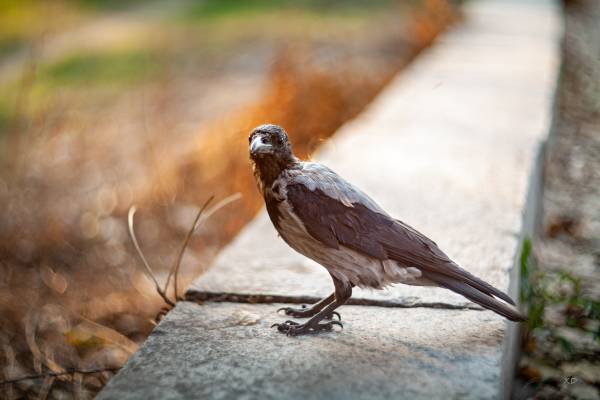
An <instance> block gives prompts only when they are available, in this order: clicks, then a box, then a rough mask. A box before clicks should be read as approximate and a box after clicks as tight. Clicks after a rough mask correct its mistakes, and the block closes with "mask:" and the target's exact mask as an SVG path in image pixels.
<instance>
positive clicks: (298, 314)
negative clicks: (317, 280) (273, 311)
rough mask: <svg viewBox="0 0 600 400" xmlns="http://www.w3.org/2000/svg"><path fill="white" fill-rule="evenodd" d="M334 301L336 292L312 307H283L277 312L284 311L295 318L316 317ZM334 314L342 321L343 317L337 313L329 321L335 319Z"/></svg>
mask: <svg viewBox="0 0 600 400" xmlns="http://www.w3.org/2000/svg"><path fill="white" fill-rule="evenodd" d="M334 299H335V292H333V293H331V294H330V295H329V296H327V297H325V298H324V299H323V300H321V301H319V302H318V303H315V304H313V305H312V307H306V306H305V305H302V308H293V307H282V308H280V309H279V310H277V312H279V311H283V312H284V313H285V315H289V316H291V317H295V318H309V317H312V316H313V315H316V314H317V313H318V312H319V311H321V310H322V309H323V308H325V306H327V305H329V304H331V303H332V302H333V301H334ZM334 314H335V315H337V316H338V318H339V319H340V320H341V319H342V317H340V314H338V313H337V312H335V311H334V312H333V313H331V314H330V315H329V316H328V319H331V318H333V315H334Z"/></svg>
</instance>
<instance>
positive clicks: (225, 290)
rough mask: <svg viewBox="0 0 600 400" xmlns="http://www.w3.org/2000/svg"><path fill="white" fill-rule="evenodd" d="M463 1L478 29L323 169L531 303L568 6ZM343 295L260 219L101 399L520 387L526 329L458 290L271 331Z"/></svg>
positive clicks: (440, 49)
mask: <svg viewBox="0 0 600 400" xmlns="http://www.w3.org/2000/svg"><path fill="white" fill-rule="evenodd" d="M465 7H466V9H465V20H464V23H463V24H462V25H460V26H459V27H457V28H455V29H454V30H453V31H452V32H449V33H448V34H447V35H445V36H444V37H443V38H441V39H440V40H439V41H438V43H437V44H436V45H434V47H433V48H431V49H429V50H428V51H426V52H425V53H424V54H422V55H421V56H420V57H419V59H418V60H417V61H416V62H414V63H413V64H412V65H411V66H410V67H409V68H408V69H407V70H405V71H404V72H403V73H402V74H401V75H399V76H398V77H397V78H396V79H395V80H394V81H393V82H392V83H391V84H390V85H389V87H388V88H387V89H386V90H385V91H384V93H382V94H381V95H380V96H379V97H378V98H377V99H376V100H375V101H374V102H373V104H372V105H371V106H370V107H369V109H368V110H367V111H366V112H364V113H363V114H361V115H360V116H359V117H358V118H357V119H356V120H354V121H353V122H351V123H349V124H347V125H346V126H344V127H343V128H342V129H341V130H340V131H339V132H338V133H337V134H336V135H335V137H334V138H333V139H332V140H331V141H330V142H329V143H328V144H327V145H325V146H324V148H323V149H322V151H321V152H320V153H319V154H318V156H317V157H315V158H316V159H318V160H320V161H323V162H325V163H326V164H328V165H329V166H330V167H332V168H333V169H335V170H337V171H338V172H339V173H341V174H342V175H343V176H345V177H346V178H348V179H349V180H350V181H352V182H353V183H355V184H357V185H358V186H360V187H362V188H363V189H364V190H365V191H366V192H367V193H369V194H370V195H371V196H372V197H373V198H374V199H376V200H377V201H378V202H379V203H380V204H381V205H382V206H383V208H384V209H386V210H387V211H388V212H389V213H390V214H392V215H394V216H395V217H397V218H399V219H401V220H403V221H405V222H407V223H409V224H411V225H412V226H414V227H416V228H417V229H419V230H421V231H422V232H423V233H425V234H427V235H428V236H430V237H432V238H433V239H434V240H436V242H437V243H438V245H439V246H440V247H441V248H442V249H444V250H445V251H446V252H447V253H448V254H449V255H450V256H451V257H453V258H454V259H455V260H456V261H457V262H458V263H459V264H461V265H462V266H463V267H465V268H466V269H468V270H470V271H471V272H473V273H474V274H476V275H478V276H480V277H481V278H483V279H485V280H487V281H489V282H490V283H492V284H493V285H495V286H497V287H499V288H501V289H503V290H506V291H509V293H510V294H511V296H512V297H513V298H515V299H516V298H517V297H518V296H517V292H516V287H517V282H516V281H515V279H514V278H513V279H512V282H511V271H513V272H514V268H513V267H514V265H515V259H516V256H517V254H518V252H519V248H520V243H521V237H522V235H523V233H524V231H525V228H526V227H525V224H524V217H523V213H524V211H525V210H526V208H527V206H531V204H533V203H534V202H535V196H529V197H528V196H527V194H528V188H530V187H531V184H532V178H531V177H535V173H534V172H535V158H536V157H535V156H536V152H537V149H538V145H539V143H540V142H541V141H542V140H544V139H545V137H546V135H547V134H548V130H549V126H550V122H551V116H552V103H553V94H554V87H555V83H556V79H557V72H558V68H559V59H558V57H559V52H558V48H559V43H560V35H561V29H562V24H561V19H560V10H559V8H558V6H557V5H556V4H555V2H553V1H549V0H548V1H545V0H539V1H505V0H487V1H485V0H482V1H476V2H475V1H473V2H469V3H467V5H466V6H465ZM532 193H534V192H532ZM528 199H529V200H528ZM513 275H514V274H513ZM331 291H332V283H331V279H330V278H329V276H328V274H327V273H326V271H325V270H324V269H323V268H322V267H320V266H318V265H316V264H315V263H313V262H312V261H310V260H307V259H305V258H303V257H302V256H300V255H298V254H295V253H293V251H292V250H291V249H289V248H288V247H287V246H286V245H285V244H284V243H283V241H282V240H281V239H279V238H278V237H277V236H276V233H275V230H274V229H273V228H272V226H271V224H270V222H269V221H268V218H267V216H266V214H265V213H264V212H263V213H262V214H260V215H259V216H258V217H257V218H256V220H255V221H254V222H253V223H251V224H250V225H249V226H248V227H247V228H246V229H245V230H244V231H243V232H242V233H241V234H240V235H239V237H238V238H237V239H236V240H235V241H234V242H233V243H231V244H230V245H229V246H228V247H227V248H226V249H225V250H224V251H223V252H222V254H221V255H220V257H219V259H218V260H217V262H216V264H215V265H214V266H213V268H212V269H211V270H210V271H209V272H208V273H207V274H206V275H205V276H203V277H201V278H200V279H199V280H198V281H197V282H196V283H195V284H194V285H193V286H192V288H190V290H189V291H188V293H187V298H188V300H190V301H188V302H181V303H179V304H178V305H177V307H176V309H175V310H174V311H172V312H171V313H170V314H169V315H168V316H167V317H166V318H165V320H164V321H163V322H161V324H160V325H159V326H158V327H157V328H156V329H155V331H154V332H153V334H152V335H151V337H150V338H149V340H148V341H147V343H146V344H145V345H144V346H143V347H142V349H141V350H140V351H139V352H138V353H137V354H135V355H134V356H133V357H132V358H131V360H130V361H129V362H128V364H127V365H126V367H125V368H124V369H123V370H122V371H121V372H120V373H119V374H118V375H117V376H116V377H115V378H114V379H113V380H112V381H111V382H110V383H109V384H108V386H107V387H106V388H105V389H104V391H103V392H101V394H100V395H99V397H98V398H100V399H108V398H144V399H154V398H156V399H158V398H257V399H259V398H260V399H263V398H264V399H268V398H273V399H279V398H286V399H287V398H291V399H319V398H334V399H337V398H339V399H350V398H360V399H365V398H370V399H371V398H372V399H388V398H402V399H404V398H405V399H415V398H425V399H431V398H440V399H442V398H443V399H447V398H472V399H480V398H486V399H487V398H499V397H505V396H506V395H507V393H509V390H510V387H509V383H510V382H511V380H512V374H513V369H512V367H513V365H512V356H513V355H514V352H513V348H512V345H511V343H512V344H514V339H515V331H516V330H515V329H514V324H510V325H509V323H507V322H505V321H504V320H503V319H502V318H500V317H498V316H497V315H495V314H493V313H491V312H488V311H482V310H481V309H480V308H479V307H477V306H475V305H474V304H471V303H469V302H468V301H466V300H465V299H463V298H461V297H460V296H457V295H454V294H453V293H451V292H449V291H446V290H442V289H435V288H418V287H408V286H398V287H395V288H392V289H390V290H387V291H383V292H375V291H359V290H356V291H355V295H354V297H353V300H354V304H357V305H349V306H344V307H342V308H341V309H340V313H341V314H342V317H343V322H344V330H343V331H341V332H332V333H327V334H323V335H319V336H314V337H298V338H289V337H285V336H283V335H281V334H279V333H277V332H276V330H274V329H270V328H269V326H270V325H271V324H272V323H275V322H280V321H283V320H284V319H286V318H285V317H283V316H281V315H277V314H276V312H275V310H276V309H277V308H278V307H279V306H282V304H275V303H278V302H280V303H302V302H307V301H314V300H316V299H318V298H320V297H324V296H326V295H328V294H329V293H330V292H331ZM199 300H204V301H207V302H205V303H203V304H202V305H198V304H195V303H194V301H199ZM243 303H247V304H243ZM256 303H266V304H256Z"/></svg>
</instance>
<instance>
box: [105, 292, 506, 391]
mask: <svg viewBox="0 0 600 400" xmlns="http://www.w3.org/2000/svg"><path fill="white" fill-rule="evenodd" d="M284 305H285V304H269V305H267V304H254V305H247V304H246V305H240V304H235V303H218V304H207V305H197V304H195V303H191V302H181V303H179V304H178V305H177V308H176V309H175V312H171V313H169V315H168V316H167V317H166V318H165V320H164V321H163V322H161V324H160V325H159V326H158V327H157V328H156V329H155V330H154V333H153V334H152V336H151V337H150V339H149V340H148V341H147V342H146V344H145V345H144V347H143V348H142V349H141V350H140V351H139V352H138V353H137V354H135V355H134V356H133V357H132V358H131V360H130V361H129V362H128V364H127V368H125V370H123V371H122V372H121V373H120V374H119V375H118V377H117V378H115V379H114V380H113V381H111V382H110V383H109V386H108V387H107V388H106V389H105V390H104V391H103V392H102V393H101V395H100V396H99V397H98V398H99V399H107V398H115V399H135V398H142V397H143V398H144V399H146V400H150V399H182V398H199V399H205V398H210V399H238V398H249V399H298V400H300V399H302V400H308V399H323V398H331V399H352V398H360V399H437V398H439V399H442V398H443V399H451V398H461V399H479V398H494V397H495V395H496V391H497V388H496V386H497V385H498V382H499V380H500V369H499V365H500V362H501V358H502V351H501V350H500V347H499V346H498V343H499V342H500V341H501V340H502V336H503V332H504V323H503V322H502V321H501V320H500V319H498V318H495V317H493V315H491V314H489V313H484V312H481V311H447V310H435V309H398V308H380V307H364V306H347V307H344V309H343V316H344V319H345V320H346V321H348V322H347V323H346V325H345V328H344V330H343V331H341V332H332V333H326V334H323V335H319V336H317V337H297V338H290V337H287V336H284V335H281V334H279V333H277V332H275V331H274V330H272V329H269V326H270V325H271V324H272V323H274V322H282V321H283V320H284V317H282V316H280V315H278V314H276V313H275V310H276V309H277V307H280V306H284ZM414 326H418V327H419V330H415V329H410V328H409V327H414ZM465 327H467V328H466V329H465ZM149 366H152V368H149ZM432 382H435V384H432ZM142 393H143V396H142V395H141V394H142Z"/></svg>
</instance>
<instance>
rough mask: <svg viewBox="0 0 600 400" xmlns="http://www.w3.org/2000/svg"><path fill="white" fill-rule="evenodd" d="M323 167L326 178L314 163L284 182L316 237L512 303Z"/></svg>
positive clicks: (337, 246)
mask: <svg viewBox="0 0 600 400" xmlns="http://www.w3.org/2000/svg"><path fill="white" fill-rule="evenodd" d="M319 167H322V166H319ZM322 168H323V170H324V171H325V172H326V173H325V177H324V179H320V178H321V175H322V174H320V171H319V169H318V168H317V167H315V168H314V170H312V171H304V172H305V173H303V174H301V175H299V176H298V177H295V178H294V179H292V180H291V182H289V183H288V184H287V187H286V191H287V199H288V201H289V202H290V204H291V206H292V208H293V210H294V213H295V214H296V215H297V216H298V218H299V219H300V220H301V221H302V223H303V224H304V226H305V228H306V230H307V231H308V233H309V234H310V235H311V236H313V237H314V238H315V239H317V240H319V241H321V242H322V243H324V244H325V245H327V246H328V247H331V248H335V249H337V248H339V247H340V246H345V247H348V248H350V249H352V250H354V251H358V252H360V253H363V254H366V255H369V256H371V257H375V258H377V259H380V260H386V259H392V260H395V261H397V262H399V263H400V264H401V265H405V266H412V267H416V268H419V269H420V270H421V271H422V272H423V273H424V276H426V277H427V278H430V279H431V280H433V281H435V282H437V283H438V284H440V285H443V286H446V287H448V288H449V289H451V290H454V291H458V292H459V293H461V291H460V290H457V289H460V287H459V285H458V284H459V283H464V284H467V285H469V286H471V287H473V288H475V289H477V290H479V291H481V292H483V293H485V294H486V295H489V296H496V297H498V298H501V299H502V300H504V301H506V302H508V303H511V304H514V303H513V301H512V299H511V298H510V297H509V296H507V295H506V294H504V293H503V292H501V291H500V290H498V289H496V288H494V287H493V286H491V285H490V284H488V283H486V282H484V281H482V280H481V279H479V278H477V277H475V276H474V275H472V274H470V273H469V272H467V271H465V270H464V269H462V268H460V267H459V266H458V265H456V264H455V263H454V262H453V261H452V260H450V258H449V257H448V256H447V255H446V254H445V253H444V252H443V251H442V250H440V248H439V247H438V246H437V245H436V244H435V242H433V241H432V240H431V239H429V238H427V237H426V236H425V235H423V234H422V233H420V232H418V231H417V230H416V229H414V228H412V227H410V226H409V225H407V224H405V223H403V222H401V221H398V220H395V219H393V218H392V217H390V216H389V215H387V214H386V213H385V212H384V211H383V210H382V209H381V208H380V207H379V206H378V205H377V204H375V202H374V201H373V200H371V199H370V198H369V197H368V196H367V195H366V194H364V193H362V192H361V191H360V190H359V189H358V188H356V187H354V186H352V185H350V184H349V183H348V182H346V181H345V180H343V179H342V178H341V177H340V176H339V175H337V174H335V173H334V172H333V171H331V170H329V169H326V168H325V167H322ZM342 199H343V200H342ZM348 199H352V200H351V203H349V202H348ZM364 199H366V200H364ZM450 285H452V286H453V288H450V287H449V286H450ZM461 294H462V293H461Z"/></svg>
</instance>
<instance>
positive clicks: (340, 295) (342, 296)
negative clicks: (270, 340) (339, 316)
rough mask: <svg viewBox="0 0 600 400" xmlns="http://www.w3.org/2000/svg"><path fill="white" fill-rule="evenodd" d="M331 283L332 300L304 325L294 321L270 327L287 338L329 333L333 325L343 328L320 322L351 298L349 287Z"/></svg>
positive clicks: (331, 323)
mask: <svg viewBox="0 0 600 400" xmlns="http://www.w3.org/2000/svg"><path fill="white" fill-rule="evenodd" d="M333 282H334V285H335V293H334V300H333V301H332V302H331V303H330V304H328V305H327V306H326V307H325V308H323V309H322V310H321V311H319V312H318V313H317V314H316V315H315V316H313V317H312V318H311V319H309V320H308V321H306V323H304V324H299V323H298V322H295V321H285V322H284V323H281V324H274V325H272V326H276V327H277V330H278V331H279V332H281V333H285V334H287V335H289V336H295V335H305V334H309V333H317V332H321V331H330V330H332V329H333V327H334V325H338V326H340V327H342V328H343V327H344V326H343V325H342V323H341V322H339V321H329V322H321V321H322V320H323V319H326V318H327V316H329V315H332V313H333V312H334V310H335V309H336V308H337V307H339V306H341V305H342V304H344V303H346V301H348V299H349V298H350V296H352V286H351V285H349V284H345V283H344V282H342V281H339V280H337V279H335V278H334V280H333Z"/></svg>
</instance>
